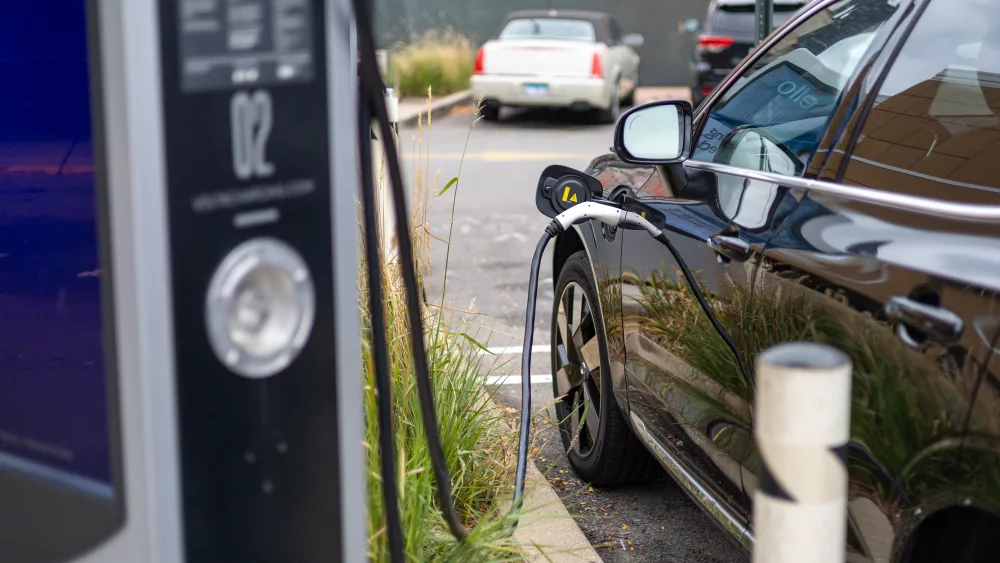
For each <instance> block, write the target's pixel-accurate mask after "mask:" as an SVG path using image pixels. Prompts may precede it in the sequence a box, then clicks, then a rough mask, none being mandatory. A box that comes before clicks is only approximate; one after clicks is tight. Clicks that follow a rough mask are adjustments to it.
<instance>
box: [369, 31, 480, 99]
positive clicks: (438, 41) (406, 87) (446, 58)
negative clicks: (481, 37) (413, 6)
mask: <svg viewBox="0 0 1000 563" xmlns="http://www.w3.org/2000/svg"><path fill="white" fill-rule="evenodd" d="M473 58H474V53H473V49H472V42H471V41H470V40H469V38H468V37H466V36H465V35H462V34H460V33H457V32H455V31H453V30H451V29H445V30H437V29H431V30H428V31H426V32H425V33H424V34H423V35H420V36H417V37H415V38H414V39H413V40H412V41H411V42H410V43H408V44H401V45H397V46H396V47H395V48H394V49H393V51H392V53H391V54H390V57H389V64H390V66H391V67H392V72H393V73H395V74H397V75H398V77H399V84H398V87H399V90H400V93H401V95H403V96H422V95H424V94H425V93H426V92H427V89H428V88H431V87H433V88H434V91H435V92H436V93H437V94H438V95H442V96H446V95H448V94H453V93H455V92H460V91H462V90H465V89H467V88H468V87H469V78H470V77H471V76H472V63H473Z"/></svg>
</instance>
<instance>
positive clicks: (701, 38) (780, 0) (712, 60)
mask: <svg viewBox="0 0 1000 563" xmlns="http://www.w3.org/2000/svg"><path fill="white" fill-rule="evenodd" d="M807 3H808V1H807V0H774V20H773V24H774V27H775V28H776V27H778V26H779V25H781V24H783V23H785V21H787V20H788V18H790V17H791V16H792V14H794V13H795V12H797V11H798V10H799V9H801V8H802V7H803V6H805V5H806V4H807ZM755 4H756V2H755V1H754V0H712V1H711V2H710V3H709V5H708V15H706V17H705V21H704V22H703V23H702V32H701V34H699V35H698V42H697V43H696V44H695V48H694V57H693V59H692V61H691V75H692V76H691V78H692V84H691V102H692V103H693V104H694V106H695V107H698V105H699V104H701V102H702V101H703V100H704V99H705V98H706V97H708V95H709V94H711V93H712V90H714V89H715V87H716V86H718V85H719V83H720V82H722V79H723V78H725V77H726V75H727V74H729V72H730V71H731V70H733V69H734V68H736V65H738V64H740V61H742V60H743V57H746V56H747V54H749V53H750V50H751V49H753V44H754V35H755V34H756V25H755V21H754V7H755Z"/></svg>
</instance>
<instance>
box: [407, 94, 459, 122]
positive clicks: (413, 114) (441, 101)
mask: <svg viewBox="0 0 1000 563" xmlns="http://www.w3.org/2000/svg"><path fill="white" fill-rule="evenodd" d="M471 100H472V91H471V90H464V91H462V92H455V93H454V94H450V95H448V96H445V97H443V98H437V99H435V100H434V101H433V102H431V112H433V113H435V114H441V113H443V112H447V111H449V110H451V108H453V107H455V106H457V105H460V104H464V103H466V102H469V101H471ZM408 105H409V104H407V103H406V100H400V104H399V116H398V118H399V126H400V127H409V126H410V125H416V124H417V119H418V118H419V117H420V116H421V115H423V116H424V122H425V123H426V122H427V102H426V100H421V101H420V103H419V106H416V107H413V106H411V107H406V106H408Z"/></svg>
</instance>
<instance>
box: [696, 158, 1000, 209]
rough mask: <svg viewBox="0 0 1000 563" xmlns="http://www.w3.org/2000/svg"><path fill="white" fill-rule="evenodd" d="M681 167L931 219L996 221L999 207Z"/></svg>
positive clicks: (710, 166) (699, 165)
mask: <svg viewBox="0 0 1000 563" xmlns="http://www.w3.org/2000/svg"><path fill="white" fill-rule="evenodd" d="M684 166H685V167H687V168H694V169H697V170H705V171H706V172H713V173H715V174H725V175H727V176H737V177H740V178H745V179H749V180H758V181H761V182H769V183H772V184H777V185H779V186H784V187H787V188H798V189H803V190H807V191H809V192H817V193H821V194H826V195H831V196H836V197H842V198H845V199H851V200H855V201H863V202H866V203H872V204H875V205H880V206H883V207H893V208H896V209H902V210H905V211H912V212H914V213H922V214H925V215H931V216H935V217H948V218H952V219H963V220H967V221H982V222H1000V205H982V204H978V203H956V202H950V201H946V200H940V199H933V198H928V197H920V196H914V195H907V194H901V193H897V192H887V191H883V190H877V189H873V188H868V187H861V186H848V185H845V184H841V183H838V182H828V181H826V180H816V179H810V178H806V177H801V176H783V175H781V174H774V173H772V172H761V171H759V170H750V169H747V168H737V167H735V166H729V165H726V164H719V163H716V162H703V161H700V160H686V161H684Z"/></svg>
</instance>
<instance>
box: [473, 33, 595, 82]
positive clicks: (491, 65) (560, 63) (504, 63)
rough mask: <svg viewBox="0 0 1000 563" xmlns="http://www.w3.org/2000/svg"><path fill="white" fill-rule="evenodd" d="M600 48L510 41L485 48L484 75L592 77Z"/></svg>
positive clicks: (545, 41) (575, 43)
mask: <svg viewBox="0 0 1000 563" xmlns="http://www.w3.org/2000/svg"><path fill="white" fill-rule="evenodd" d="M597 50H598V46H597V45H595V44H594V43H584V42H581V41H556V40H551V39H514V40H512V39H507V40H503V41H488V42H487V43H486V44H485V45H484V46H483V57H484V60H483V63H484V64H483V66H484V69H485V72H484V74H507V75H521V76H526V75H527V76H532V75H546V76H590V75H591V70H592V69H593V61H594V52H595V51H597Z"/></svg>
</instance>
